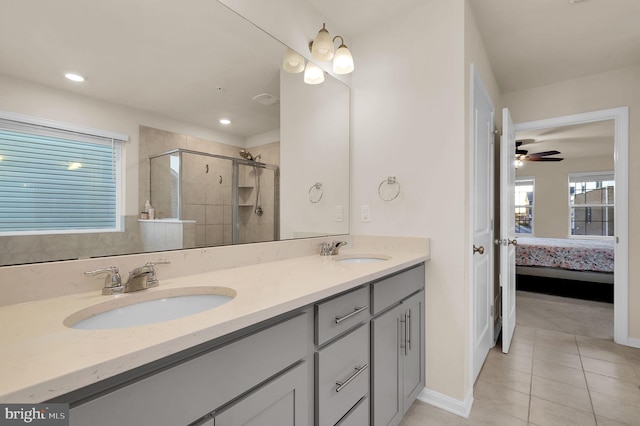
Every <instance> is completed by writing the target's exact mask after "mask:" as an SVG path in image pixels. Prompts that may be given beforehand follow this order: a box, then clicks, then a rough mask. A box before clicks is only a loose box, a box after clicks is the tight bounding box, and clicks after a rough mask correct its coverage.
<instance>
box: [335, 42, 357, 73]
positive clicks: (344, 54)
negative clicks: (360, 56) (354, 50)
mask: <svg viewBox="0 0 640 426" xmlns="http://www.w3.org/2000/svg"><path fill="white" fill-rule="evenodd" d="M353 69H354V65H353V56H352V55H351V52H350V51H349V49H348V48H347V46H345V45H344V44H341V45H340V47H338V50H337V51H336V54H335V56H334V58H333V72H334V73H336V74H349V73H351V72H353Z"/></svg>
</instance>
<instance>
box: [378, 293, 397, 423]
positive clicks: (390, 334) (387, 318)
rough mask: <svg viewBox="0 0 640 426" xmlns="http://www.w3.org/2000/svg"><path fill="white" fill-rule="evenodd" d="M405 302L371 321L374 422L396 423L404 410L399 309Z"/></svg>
mask: <svg viewBox="0 0 640 426" xmlns="http://www.w3.org/2000/svg"><path fill="white" fill-rule="evenodd" d="M401 308H402V305H400V306H398V307H397V308H394V309H392V310H390V311H389V312H387V313H385V314H383V315H380V316H379V317H377V318H376V319H374V320H373V321H371V327H372V329H371V330H372V331H371V366H372V369H371V405H372V410H371V417H372V418H371V424H372V425H374V426H387V425H397V424H398V423H400V420H401V419H402V416H403V414H404V412H403V409H402V405H401V404H402V399H401V398H400V392H401V380H402V374H401V372H400V365H401V360H400V358H399V357H400V341H401V335H400V331H401V330H400V313H401Z"/></svg>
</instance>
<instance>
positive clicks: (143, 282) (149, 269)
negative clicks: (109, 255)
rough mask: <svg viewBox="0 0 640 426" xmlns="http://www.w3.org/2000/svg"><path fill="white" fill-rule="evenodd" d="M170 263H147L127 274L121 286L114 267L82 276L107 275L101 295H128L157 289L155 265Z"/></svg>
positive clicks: (118, 273)
mask: <svg viewBox="0 0 640 426" xmlns="http://www.w3.org/2000/svg"><path fill="white" fill-rule="evenodd" d="M166 263H170V262H148V263H146V264H145V265H144V266H141V267H139V268H136V269H134V270H133V271H131V272H130V273H129V278H128V279H127V282H126V283H125V284H124V285H122V278H121V277H120V271H119V270H118V268H116V267H115V266H110V267H108V268H102V269H96V270H95V271H87V272H85V273H84V274H85V275H86V276H88V277H93V276H95V275H99V274H107V276H106V277H105V279H104V288H103V289H102V294H103V295H105V296H109V295H112V294H120V293H130V292H132V291H139V290H146V289H147V288H151V287H158V284H159V282H158V278H157V277H156V270H155V268H154V266H155V265H159V264H166Z"/></svg>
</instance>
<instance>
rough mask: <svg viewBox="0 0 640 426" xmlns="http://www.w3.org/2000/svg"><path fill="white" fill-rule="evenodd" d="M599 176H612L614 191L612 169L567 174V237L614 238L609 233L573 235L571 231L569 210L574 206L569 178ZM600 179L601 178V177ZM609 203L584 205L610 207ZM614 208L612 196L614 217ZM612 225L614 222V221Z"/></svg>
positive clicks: (588, 238) (587, 238) (614, 203)
mask: <svg viewBox="0 0 640 426" xmlns="http://www.w3.org/2000/svg"><path fill="white" fill-rule="evenodd" d="M599 176H606V177H610V176H611V177H613V178H612V179H611V180H613V181H614V191H615V173H614V172H613V171H599V172H579V173H569V175H568V176H567V203H568V205H569V210H568V211H569V214H568V217H567V220H568V222H569V224H568V227H567V229H568V230H569V235H568V237H569V238H574V239H577V240H580V239H583V240H585V239H586V240H612V239H615V236H609V235H573V234H572V233H571V212H572V210H573V209H574V208H575V207H576V205H575V204H572V203H571V180H572V179H575V178H594V177H595V178H597V177H599ZM588 180H592V179H588ZM601 180H602V179H601ZM610 206H611V204H589V205H585V206H584V207H610ZM615 209H616V202H615V198H614V202H613V210H614V217H615ZM614 226H616V225H615V222H614Z"/></svg>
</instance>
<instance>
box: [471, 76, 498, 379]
mask: <svg viewBox="0 0 640 426" xmlns="http://www.w3.org/2000/svg"><path fill="white" fill-rule="evenodd" d="M472 82H473V87H472V93H473V100H472V111H471V113H472V115H471V117H472V126H473V127H472V129H471V135H470V138H471V144H472V146H471V155H472V158H471V163H472V171H471V189H472V201H471V205H472V207H471V209H472V221H473V228H472V229H473V248H472V249H473V250H472V256H473V257H472V267H473V282H472V284H471V285H472V291H473V295H472V297H473V302H472V303H473V320H472V330H473V336H472V338H473V381H474V382H475V380H476V378H477V377H478V374H479V373H480V369H481V368H482V364H484V361H485V359H486V357H487V354H488V353H489V349H490V348H491V346H492V344H493V341H494V339H493V310H492V309H491V305H492V300H493V257H492V253H493V247H492V246H491V239H492V234H493V229H492V228H493V192H494V191H493V152H494V147H493V141H494V138H493V118H494V107H493V103H492V102H491V98H490V97H489V95H488V94H487V92H486V90H485V88H484V86H483V85H482V82H481V81H480V78H479V76H478V75H477V73H476V72H475V68H472Z"/></svg>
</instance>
